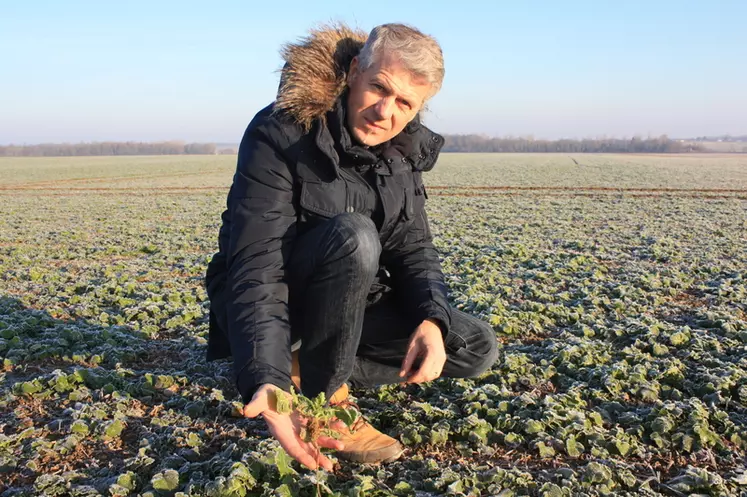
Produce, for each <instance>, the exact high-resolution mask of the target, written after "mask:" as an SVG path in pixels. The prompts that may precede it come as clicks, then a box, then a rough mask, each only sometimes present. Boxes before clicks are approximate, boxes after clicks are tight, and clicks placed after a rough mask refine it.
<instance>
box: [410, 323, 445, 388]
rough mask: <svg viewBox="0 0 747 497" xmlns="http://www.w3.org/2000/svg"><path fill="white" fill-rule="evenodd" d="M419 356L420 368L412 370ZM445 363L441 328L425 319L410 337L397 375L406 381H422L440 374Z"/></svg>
mask: <svg viewBox="0 0 747 497" xmlns="http://www.w3.org/2000/svg"><path fill="white" fill-rule="evenodd" d="M417 358H421V359H422V360H421V362H420V368H419V369H418V370H417V371H414V370H413V369H414V368H413V365H414V364H415V360H416V359H417ZM444 364H446V349H445V347H444V339H443V337H442V336H441V328H439V327H438V325H437V324H436V322H435V321H433V320H431V319H426V320H425V321H423V322H422V323H421V324H420V326H418V327H417V329H416V330H415V332H414V333H413V334H412V337H410V344H409V345H408V346H407V354H406V355H405V360H404V361H402V370H401V371H400V372H399V376H400V377H402V378H406V380H405V381H406V382H407V383H423V382H426V381H431V380H435V379H436V378H438V377H439V376H441V372H442V371H443V368H444Z"/></svg>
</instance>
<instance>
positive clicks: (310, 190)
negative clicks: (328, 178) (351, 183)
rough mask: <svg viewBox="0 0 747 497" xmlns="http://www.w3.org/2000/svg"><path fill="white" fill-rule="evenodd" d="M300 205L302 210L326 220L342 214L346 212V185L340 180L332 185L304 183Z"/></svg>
mask: <svg viewBox="0 0 747 497" xmlns="http://www.w3.org/2000/svg"><path fill="white" fill-rule="evenodd" d="M300 204H301V208H302V209H304V210H306V211H309V212H312V213H314V214H316V215H318V216H322V217H325V218H331V217H334V216H336V215H338V214H342V213H343V212H345V184H344V183H343V182H342V181H338V180H335V181H333V182H331V183H321V182H320V183H316V182H312V181H303V182H302V184H301V199H300Z"/></svg>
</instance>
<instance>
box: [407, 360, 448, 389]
mask: <svg viewBox="0 0 747 497" xmlns="http://www.w3.org/2000/svg"><path fill="white" fill-rule="evenodd" d="M442 367H443V366H442V361H440V360H436V359H435V358H434V357H433V356H432V355H427V356H426V357H425V359H424V360H423V362H422V363H421V364H420V368H418V370H417V371H416V372H415V373H414V374H413V375H411V376H410V377H409V378H408V379H407V382H408V383H424V382H426V381H431V380H435V379H436V378H438V377H439V376H441V370H442Z"/></svg>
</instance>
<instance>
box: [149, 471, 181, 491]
mask: <svg viewBox="0 0 747 497" xmlns="http://www.w3.org/2000/svg"><path fill="white" fill-rule="evenodd" d="M150 483H151V485H153V488H155V489H156V490H161V491H164V492H171V491H174V490H176V489H177V488H178V487H179V473H177V472H176V471H175V470H173V469H167V470H166V471H163V472H162V473H156V474H155V475H153V478H151V480H150Z"/></svg>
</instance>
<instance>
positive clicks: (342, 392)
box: [291, 351, 404, 463]
mask: <svg viewBox="0 0 747 497" xmlns="http://www.w3.org/2000/svg"><path fill="white" fill-rule="evenodd" d="M291 357H292V358H293V363H292V367H291V381H292V382H293V385H294V386H295V387H296V389H297V390H298V391H299V392H300V391H301V373H300V370H301V368H300V365H299V362H298V351H294V352H293V353H292V354H291ZM348 392H349V389H348V386H347V385H346V384H343V385H342V386H341V387H340V388H338V389H337V391H336V392H335V393H334V394H333V395H332V398H330V399H329V403H330V404H331V405H334V406H339V407H344V408H346V409H351V408H352V409H355V410H357V411H358V412H359V416H360V417H359V418H358V421H356V422H355V424H354V425H353V426H352V431H351V430H350V429H348V428H347V427H344V428H341V429H339V430H337V432H338V433H339V436H338V440H340V441H341V442H342V443H343V444H344V445H345V447H344V449H343V450H338V451H337V452H335V454H336V455H337V456H338V457H339V458H340V459H345V460H347V461H353V462H362V463H381V462H392V461H395V460H397V459H399V457H400V456H401V455H402V453H403V452H404V448H403V447H402V445H401V444H400V443H399V442H398V441H397V440H395V439H394V438H392V437H390V436H388V435H385V434H383V433H381V432H380V431H379V430H377V429H376V428H374V427H373V426H371V424H370V423H369V422H368V421H366V420H365V419H364V418H363V414H360V409H359V408H358V406H357V405H356V404H355V403H353V402H351V401H350V400H349V399H348ZM339 424H342V422H339Z"/></svg>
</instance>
